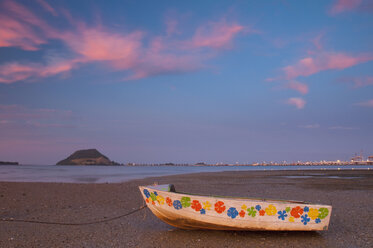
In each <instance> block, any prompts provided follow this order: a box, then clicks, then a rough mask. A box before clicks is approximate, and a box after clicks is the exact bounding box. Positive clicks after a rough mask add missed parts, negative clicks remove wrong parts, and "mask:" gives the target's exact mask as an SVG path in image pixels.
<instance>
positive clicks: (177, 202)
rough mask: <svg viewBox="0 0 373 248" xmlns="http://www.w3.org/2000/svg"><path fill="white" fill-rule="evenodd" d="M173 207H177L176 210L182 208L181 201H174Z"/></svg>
mask: <svg viewBox="0 0 373 248" xmlns="http://www.w3.org/2000/svg"><path fill="white" fill-rule="evenodd" d="M174 208H175V209H177V210H179V209H182V208H183V206H182V205H181V202H180V201H179V200H175V201H174Z"/></svg>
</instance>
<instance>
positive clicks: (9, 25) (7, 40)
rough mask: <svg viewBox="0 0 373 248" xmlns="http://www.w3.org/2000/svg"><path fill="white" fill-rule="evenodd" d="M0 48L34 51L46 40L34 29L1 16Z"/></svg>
mask: <svg viewBox="0 0 373 248" xmlns="http://www.w3.org/2000/svg"><path fill="white" fill-rule="evenodd" d="M0 23H1V25H0V47H20V48H22V49H23V50H29V51H34V50H37V49H38V46H39V45H40V44H45V43H46V40H45V39H44V38H41V37H40V36H39V35H38V34H37V33H36V32H35V31H33V29H32V28H31V27H30V26H29V25H27V24H23V23H20V22H18V21H16V20H14V19H12V18H9V17H7V16H4V15H0Z"/></svg>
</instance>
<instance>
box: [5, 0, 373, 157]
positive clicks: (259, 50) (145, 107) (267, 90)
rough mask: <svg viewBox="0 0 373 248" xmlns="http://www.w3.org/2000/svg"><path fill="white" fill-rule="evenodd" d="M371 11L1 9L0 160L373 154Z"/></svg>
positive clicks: (272, 4) (162, 4)
mask: <svg viewBox="0 0 373 248" xmlns="http://www.w3.org/2000/svg"><path fill="white" fill-rule="evenodd" d="M372 30H373V1H371V0H330V1H325V0H315V1H297V0H294V1H290V0H289V1H287V0H283V1H280V0H273V1H270V0H268V1H216V0H211V1H209V0H206V1H193V0H192V1H115V0H113V1H93V0H81V1H68V0H60V1H52V0H51V1H47V0H35V1H20V0H15V1H11V0H5V1H3V0H0V161H18V162H20V163H24V164H55V163H56V162H58V161H59V160H62V159H64V158H66V157H67V156H68V155H70V154H71V153H72V152H74V151H76V150H78V149H88V148H97V149H98V150H99V151H100V152H102V153H103V154H105V155H106V156H108V157H109V158H110V159H112V160H114V161H117V162H120V163H129V162H132V163H166V162H174V163H197V162H207V163H220V162H222V163H236V162H239V163H252V162H256V161H258V162H260V161H284V160H286V161H297V160H302V161H310V160H312V161H318V160H337V159H340V160H348V159H350V158H351V157H352V156H353V155H354V154H355V153H360V152H361V151H363V153H364V154H365V155H373V145H372V141H373V128H372V127H373V32H372Z"/></svg>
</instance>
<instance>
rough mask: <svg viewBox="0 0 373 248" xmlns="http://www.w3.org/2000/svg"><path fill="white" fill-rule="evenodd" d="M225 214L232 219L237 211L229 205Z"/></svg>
mask: <svg viewBox="0 0 373 248" xmlns="http://www.w3.org/2000/svg"><path fill="white" fill-rule="evenodd" d="M227 215H228V216H229V217H231V218H232V219H234V218H236V217H237V215H238V211H237V209H236V208H234V207H231V208H229V209H228V211H227Z"/></svg>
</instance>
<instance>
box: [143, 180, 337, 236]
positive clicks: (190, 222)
mask: <svg viewBox="0 0 373 248" xmlns="http://www.w3.org/2000/svg"><path fill="white" fill-rule="evenodd" d="M139 189H140V191H141V194H142V195H143V197H144V199H145V201H146V204H147V206H148V207H149V209H150V210H151V211H152V212H153V214H154V215H155V216H157V217H158V218H159V219H161V220H162V221H164V222H166V223H167V224H170V225H172V226H175V227H178V228H182V229H212V230H269V231H321V230H327V229H328V225H329V220H330V215H331V211H332V207H331V206H328V205H319V204H310V203H306V202H301V201H284V200H266V199H252V198H239V197H224V196H203V195H193V194H186V193H178V192H176V191H175V188H174V186H173V185H172V184H169V185H155V186H139Z"/></svg>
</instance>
